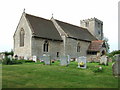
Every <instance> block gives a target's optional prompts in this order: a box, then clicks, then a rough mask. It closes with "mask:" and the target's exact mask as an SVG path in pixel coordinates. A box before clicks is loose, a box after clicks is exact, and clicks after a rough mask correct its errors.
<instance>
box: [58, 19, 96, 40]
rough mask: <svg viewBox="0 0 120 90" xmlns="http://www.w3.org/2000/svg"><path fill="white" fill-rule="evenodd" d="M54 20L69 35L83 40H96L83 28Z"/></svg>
mask: <svg viewBox="0 0 120 90" xmlns="http://www.w3.org/2000/svg"><path fill="white" fill-rule="evenodd" d="M56 21H57V23H58V24H59V25H60V27H61V28H62V29H63V30H64V31H65V33H67V34H68V35H69V37H72V38H76V39H80V40H85V41H92V40H96V38H95V37H94V36H93V35H92V34H91V33H90V32H89V31H88V30H87V29H85V28H82V27H79V26H75V25H72V24H69V23H65V22H62V21H59V20H56Z"/></svg>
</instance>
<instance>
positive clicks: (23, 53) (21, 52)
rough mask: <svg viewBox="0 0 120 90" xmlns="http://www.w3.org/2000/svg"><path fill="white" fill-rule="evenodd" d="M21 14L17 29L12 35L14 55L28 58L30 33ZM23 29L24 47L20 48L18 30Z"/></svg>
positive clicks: (29, 53)
mask: <svg viewBox="0 0 120 90" xmlns="http://www.w3.org/2000/svg"><path fill="white" fill-rule="evenodd" d="M24 15H25V14H24V13H23V15H22V17H21V19H20V22H19V24H18V27H17V29H16V31H15V34H14V37H13V38H14V55H18V56H24V57H29V56H31V37H32V32H31V29H30V27H29V25H28V22H27V20H26V18H25V16H24ZM21 28H23V29H24V31H25V35H24V46H22V47H20V30H21Z"/></svg>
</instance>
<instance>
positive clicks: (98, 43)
mask: <svg viewBox="0 0 120 90" xmlns="http://www.w3.org/2000/svg"><path fill="white" fill-rule="evenodd" d="M103 43H104V41H103V40H94V41H92V42H91V44H90V45H89V48H88V51H100V49H101V47H102V45H103Z"/></svg>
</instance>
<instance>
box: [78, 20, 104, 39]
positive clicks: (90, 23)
mask: <svg viewBox="0 0 120 90" xmlns="http://www.w3.org/2000/svg"><path fill="white" fill-rule="evenodd" d="M80 24H81V27H83V28H87V29H88V30H89V32H90V33H91V34H92V35H93V36H95V37H96V38H97V39H98V40H102V39H103V22H102V21H100V20H98V19H97V18H91V19H85V20H81V21H80Z"/></svg>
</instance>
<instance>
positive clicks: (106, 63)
mask: <svg viewBox="0 0 120 90" xmlns="http://www.w3.org/2000/svg"><path fill="white" fill-rule="evenodd" d="M100 64H104V65H108V58H107V56H105V55H103V56H102V57H101V58H100Z"/></svg>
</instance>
